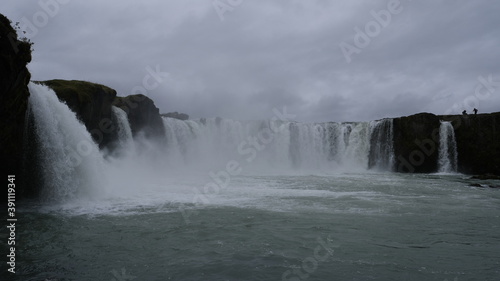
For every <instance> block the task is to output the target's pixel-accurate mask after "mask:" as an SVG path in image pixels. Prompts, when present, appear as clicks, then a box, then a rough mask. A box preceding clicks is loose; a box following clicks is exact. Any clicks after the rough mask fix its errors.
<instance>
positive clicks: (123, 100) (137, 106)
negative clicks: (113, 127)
mask: <svg viewBox="0 0 500 281" xmlns="http://www.w3.org/2000/svg"><path fill="white" fill-rule="evenodd" d="M113 105H115V106H117V107H119V108H121V109H123V110H124V111H125V112H126V113H127V115H128V120H129V123H130V127H131V129H132V134H133V135H134V136H136V135H138V134H143V135H144V137H146V138H157V137H160V138H163V137H164V136H165V127H164V126H163V120H162V119H161V116H160V110H159V109H158V108H157V107H156V106H155V104H154V102H153V100H151V99H150V98H148V97H146V96H145V95H130V96H127V97H116V98H115V100H114V101H113Z"/></svg>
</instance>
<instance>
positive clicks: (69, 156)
mask: <svg viewBox="0 0 500 281" xmlns="http://www.w3.org/2000/svg"><path fill="white" fill-rule="evenodd" d="M29 90H30V93H31V95H30V98H29V102H30V104H31V107H30V108H31V110H32V113H33V115H34V117H35V118H34V122H35V129H36V136H37V143H38V153H39V159H40V161H41V162H40V163H38V168H39V169H42V170H43V182H44V185H45V186H50V188H45V189H43V190H42V197H43V198H45V199H46V200H54V201H64V200H67V199H72V198H75V197H76V196H90V195H92V191H93V190H95V189H97V188H99V187H100V186H102V185H103V184H104V182H103V181H102V179H104V177H103V176H102V174H103V171H104V170H103V168H104V162H103V157H102V155H101V153H100V151H99V148H98V146H97V145H96V144H95V143H94V141H93V140H92V138H91V136H90V134H89V133H88V132H87V129H86V128H85V126H84V125H83V124H82V123H80V122H79V121H78V119H77V118H76V115H75V113H74V112H72V111H71V110H70V109H69V108H68V107H67V106H66V105H65V104H63V103H61V102H60V101H59V100H58V98H57V96H56V94H55V93H54V92H53V91H52V90H50V89H49V88H47V87H46V86H42V85H37V84H34V83H30V84H29Z"/></svg>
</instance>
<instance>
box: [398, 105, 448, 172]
mask: <svg viewBox="0 0 500 281" xmlns="http://www.w3.org/2000/svg"><path fill="white" fill-rule="evenodd" d="M439 126H440V122H439V117H438V116H436V115H434V114H430V113H420V114H416V115H412V116H406V117H400V118H395V119H394V154H395V157H396V163H395V169H396V171H397V172H405V173H433V172H436V171H437V168H438V167H437V165H438V164H437V163H438V161H437V160H438V156H439V153H438V148H439Z"/></svg>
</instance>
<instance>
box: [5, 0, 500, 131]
mask: <svg viewBox="0 0 500 281" xmlns="http://www.w3.org/2000/svg"><path fill="white" fill-rule="evenodd" d="M59 1H61V3H62V2H63V1H62V0H59ZM220 1H222V2H224V3H228V2H227V1H226V0H220ZM390 1H391V0H387V1H382V0H379V1H370V2H369V3H368V2H366V1H348V0H345V1H325V0H316V1H297V0H295V1H278V0H270V1H250V0H243V1H242V3H241V5H238V6H235V7H233V8H232V10H231V11H227V12H226V13H224V14H223V18H224V20H223V21H221V20H220V18H219V16H218V13H217V12H216V10H215V9H214V6H213V5H212V3H213V1H212V0H187V1H186V0H176V1H159V0H153V1H143V2H137V1H131V0H126V1H95V0H93V1H71V0H69V1H67V2H68V3H67V4H61V5H59V10H58V11H57V13H55V15H54V16H50V17H49V19H48V22H47V24H46V25H44V26H43V27H39V28H37V29H38V32H37V33H36V34H35V36H33V37H32V40H33V41H34V43H35V45H34V49H35V52H34V54H33V61H32V62H31V64H30V65H29V68H30V70H31V72H32V76H33V79H35V80H45V79H53V78H62V79H81V80H88V81H93V82H98V83H103V84H105V85H108V86H110V87H112V88H115V89H116V90H117V91H118V92H119V94H120V95H128V94H130V93H131V90H132V89H133V88H134V87H135V86H138V85H141V84H142V79H143V77H144V76H145V75H146V74H147V71H146V67H148V66H150V67H153V68H154V67H155V66H156V65H159V66H160V69H161V70H162V71H164V72H168V73H169V76H168V78H167V79H165V80H164V81H163V83H161V84H160V86H159V87H158V88H156V89H154V90H151V91H149V92H148V95H149V96H150V97H151V98H153V99H154V100H155V103H156V104H157V106H158V107H159V108H160V110H161V111H162V112H168V111H182V112H186V113H188V114H190V115H191V116H193V117H204V116H208V117H211V116H221V117H227V118H234V119H262V118H269V117H272V108H273V107H278V108H281V107H283V106H287V107H288V111H289V112H291V113H294V114H296V115H297V120H302V121H357V120H373V119H379V118H383V117H394V116H400V115H409V114H413V113H417V112H422V111H428V112H433V113H436V114H442V113H444V112H445V111H446V110H448V109H449V108H451V107H453V106H454V105H457V106H455V107H456V109H455V111H454V112H455V113H460V111H461V110H460V111H458V110H459V109H460V108H464V109H468V110H469V111H470V110H471V109H472V108H468V107H467V106H468V105H470V104H471V103H468V104H465V105H464V100H466V98H467V97H471V95H473V94H474V90H475V87H476V85H477V84H478V77H479V76H483V77H487V76H488V75H493V77H494V80H495V81H500V66H499V64H498V63H497V62H498V58H499V55H500V54H499V51H498V46H499V45H500V44H499V43H500V42H499V41H500V19H499V17H498V14H499V13H500V3H497V2H494V1H488V2H486V1H481V2H477V1H474V2H473V1H465V0H459V1H445V0H442V1H425V2H422V1H407V0H401V2H400V7H401V8H402V11H401V12H400V13H398V14H393V15H392V17H391V21H390V23H389V24H388V25H387V26H386V27H384V28H382V29H380V31H379V32H378V33H377V35H376V36H374V37H373V38H371V41H370V44H368V45H367V46H366V47H364V48H361V51H360V53H359V54H353V55H352V56H351V59H352V61H351V62H350V63H347V62H346V59H345V57H344V55H343V53H342V51H341V49H340V47H339V44H340V43H342V42H345V43H349V44H351V45H353V44H354V40H353V39H354V36H355V34H356V32H355V30H354V29H355V28H356V27H358V28H360V29H361V30H364V29H365V26H366V24H367V23H369V22H370V21H372V20H373V16H372V14H371V11H372V10H373V11H376V12H378V11H380V10H383V9H387V5H388V3H389V2H390ZM38 3H58V2H57V0H41V1H40V2H32V1H14V0H6V1H4V4H3V8H2V11H1V12H2V13H4V14H5V15H6V16H7V17H9V18H10V19H11V20H12V21H14V22H16V21H21V23H22V25H24V26H25V27H26V24H25V21H24V20H23V17H26V18H27V19H29V20H30V21H31V22H35V21H36V20H37V19H35V21H34V19H33V15H36V13H37V12H40V11H42V12H43V9H42V8H41V6H40V5H39V4H38ZM40 19H41V18H38V20H40ZM35 27H36V25H35ZM28 31H29V30H28ZM28 35H30V34H29V33H28ZM478 102H479V103H478V106H479V109H480V111H481V112H491V111H499V110H500V89H498V90H497V92H495V93H494V94H493V95H491V96H490V97H489V98H488V99H487V100H479V101H478Z"/></svg>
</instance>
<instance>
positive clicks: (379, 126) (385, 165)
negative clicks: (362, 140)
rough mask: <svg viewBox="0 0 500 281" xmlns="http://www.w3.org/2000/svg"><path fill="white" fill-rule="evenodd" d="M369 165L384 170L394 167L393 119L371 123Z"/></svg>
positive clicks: (390, 169)
mask: <svg viewBox="0 0 500 281" xmlns="http://www.w3.org/2000/svg"><path fill="white" fill-rule="evenodd" d="M370 127H371V136H370V160H369V167H370V168H374V169H377V170H382V171H392V170H393V169H394V161H395V157H394V125H393V120H392V119H384V120H379V121H373V122H371V123H370Z"/></svg>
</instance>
